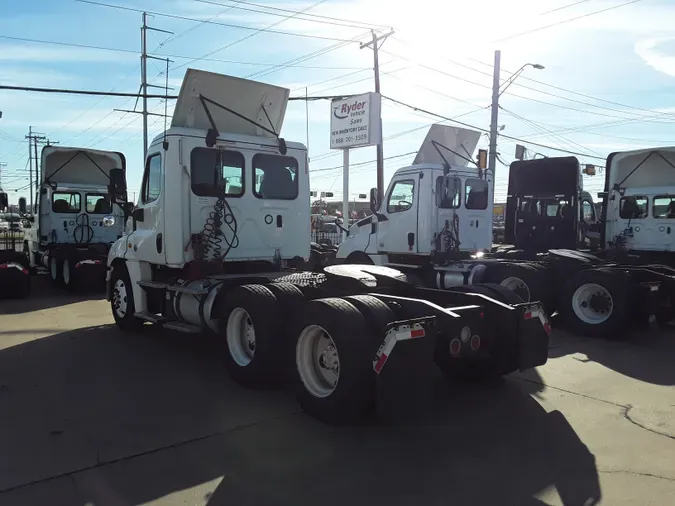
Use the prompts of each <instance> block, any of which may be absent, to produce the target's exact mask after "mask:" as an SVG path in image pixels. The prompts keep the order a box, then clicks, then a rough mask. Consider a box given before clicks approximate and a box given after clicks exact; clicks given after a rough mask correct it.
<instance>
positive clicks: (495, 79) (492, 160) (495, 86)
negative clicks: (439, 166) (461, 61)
mask: <svg viewBox="0 0 675 506" xmlns="http://www.w3.org/2000/svg"><path fill="white" fill-rule="evenodd" d="M501 57H502V53H501V51H499V50H497V51H495V63H494V70H493V74H492V106H491V111H490V112H491V113H492V114H491V118H490V151H489V156H488V170H489V171H490V175H491V176H492V180H493V181H496V179H495V177H496V176H495V169H496V167H497V132H498V130H499V126H498V125H497V122H498V121H499V85H500V80H499V73H500V66H501Z"/></svg>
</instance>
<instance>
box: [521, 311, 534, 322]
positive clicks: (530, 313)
mask: <svg viewBox="0 0 675 506" xmlns="http://www.w3.org/2000/svg"><path fill="white" fill-rule="evenodd" d="M523 316H524V317H525V319H526V320H531V319H532V312H531V311H528V312H527V313H525V314H524V315H523Z"/></svg>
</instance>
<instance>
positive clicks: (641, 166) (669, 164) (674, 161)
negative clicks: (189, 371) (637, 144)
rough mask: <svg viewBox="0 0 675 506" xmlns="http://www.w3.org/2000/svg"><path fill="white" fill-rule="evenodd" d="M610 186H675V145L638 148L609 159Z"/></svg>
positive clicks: (611, 187) (610, 187)
mask: <svg viewBox="0 0 675 506" xmlns="http://www.w3.org/2000/svg"><path fill="white" fill-rule="evenodd" d="M608 183H609V185H608V188H609V189H610V190H611V189H613V188H614V186H615V185H617V184H618V185H620V186H621V187H622V188H647V187H657V186H675V146H668V147H660V148H647V149H637V150H634V151H622V152H618V153H616V154H614V155H613V156H612V157H611V159H610V160H609V177H608Z"/></svg>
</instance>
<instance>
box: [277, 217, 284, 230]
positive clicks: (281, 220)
mask: <svg viewBox="0 0 675 506" xmlns="http://www.w3.org/2000/svg"><path fill="white" fill-rule="evenodd" d="M283 226H284V221H283V218H282V217H281V215H280V214H277V228H281V227H283Z"/></svg>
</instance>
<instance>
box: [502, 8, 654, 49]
mask: <svg viewBox="0 0 675 506" xmlns="http://www.w3.org/2000/svg"><path fill="white" fill-rule="evenodd" d="M641 1H642V0H629V1H628V2H624V3H622V4H619V5H612V6H611V7H606V8H604V9H600V10H598V11H593V12H587V13H586V14H582V15H580V16H576V17H573V18H569V19H563V20H560V21H556V22H555V23H551V24H549V25H545V26H540V27H537V28H532V29H530V30H526V31H524V32H520V33H515V34H513V35H509V36H507V37H502V38H501V39H497V40H493V41H492V42H493V43H495V42H504V41H507V40H511V39H515V38H517V37H522V36H524V35H529V34H531V33H536V32H540V31H542V30H547V29H549V28H553V27H555V26H560V25H563V24H566V23H571V22H572V21H578V20H579V19H584V18H588V17H590V16H594V15H596V14H602V13H603V12H608V11H613V10H615V9H619V8H621V7H626V6H627V5H631V4H634V3H637V2H641Z"/></svg>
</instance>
